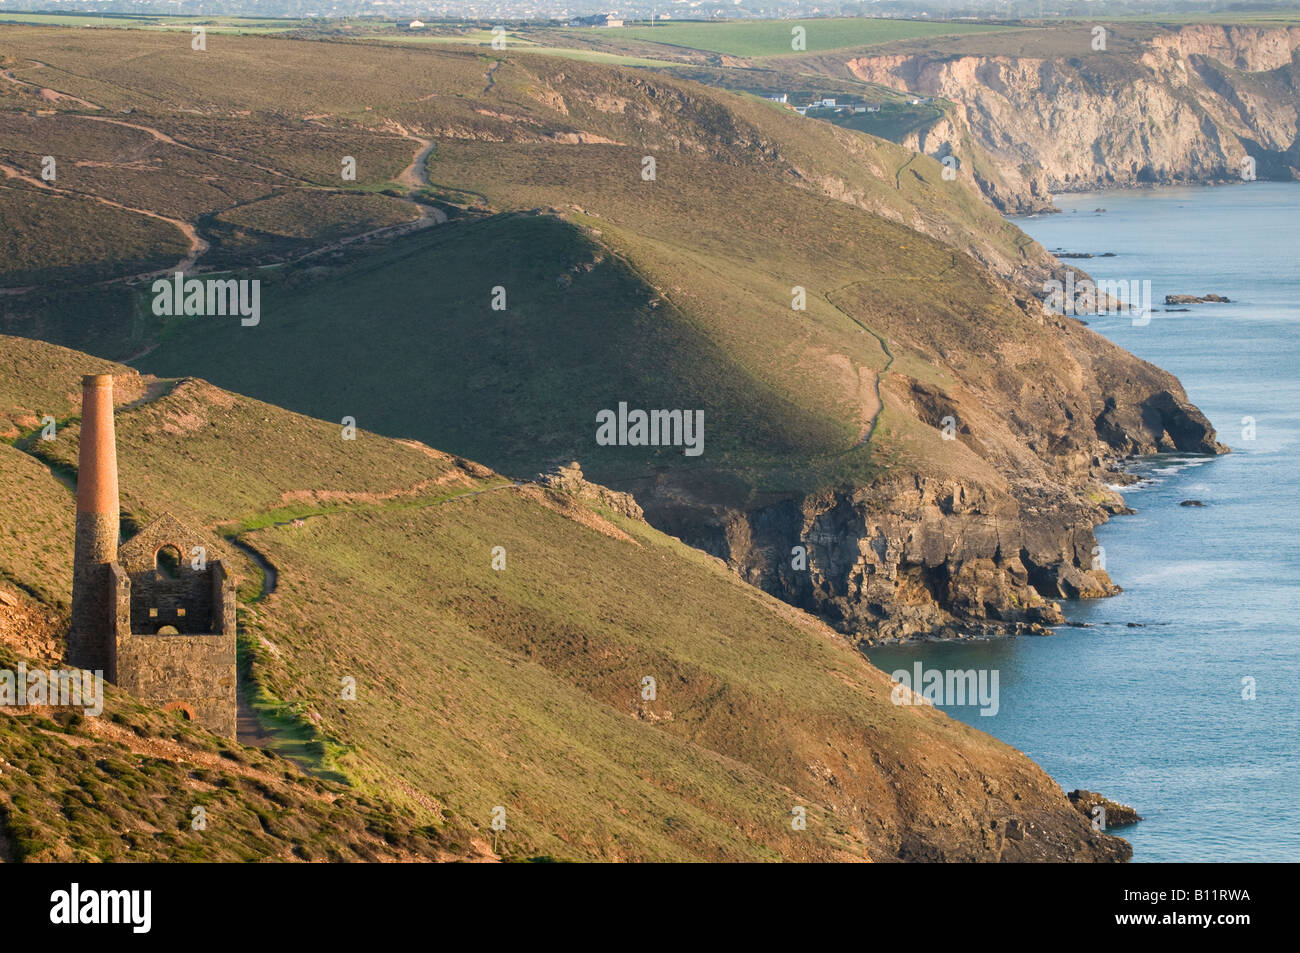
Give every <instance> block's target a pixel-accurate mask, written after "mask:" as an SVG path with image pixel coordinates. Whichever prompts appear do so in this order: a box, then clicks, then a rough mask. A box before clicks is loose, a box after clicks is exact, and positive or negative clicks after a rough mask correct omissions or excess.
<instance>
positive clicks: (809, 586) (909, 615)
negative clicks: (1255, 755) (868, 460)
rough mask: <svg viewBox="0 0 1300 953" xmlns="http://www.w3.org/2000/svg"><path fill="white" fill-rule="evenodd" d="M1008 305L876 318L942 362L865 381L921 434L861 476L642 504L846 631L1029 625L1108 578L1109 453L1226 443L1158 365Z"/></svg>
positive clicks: (1112, 461)
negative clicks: (860, 483)
mask: <svg viewBox="0 0 1300 953" xmlns="http://www.w3.org/2000/svg"><path fill="white" fill-rule="evenodd" d="M1020 317H1021V319H1022V320H1021V322H1020V323H1019V325H1017V324H1016V323H1015V322H1012V321H1010V320H1008V319H1006V318H1003V319H1002V320H999V321H994V320H990V321H988V323H987V324H985V325H983V326H979V325H974V326H969V327H967V328H965V329H964V337H961V336H958V335H956V334H955V333H953V332H952V330H951V329H945V328H943V327H942V326H941V325H939V324H937V323H934V322H929V323H926V324H924V325H922V324H920V323H917V322H913V321H909V320H908V319H907V318H906V317H900V318H899V319H898V320H897V321H896V322H895V323H893V324H891V325H886V326H885V328H883V331H884V333H886V334H887V337H888V339H889V342H890V349H891V351H893V352H894V353H896V354H898V353H907V354H914V355H917V356H918V357H923V358H924V359H925V360H927V361H930V362H932V363H933V365H934V366H937V367H939V368H942V369H943V371H944V372H945V373H946V374H947V375H950V376H949V377H948V379H947V380H945V381H944V382H943V383H941V384H940V383H933V382H928V381H922V380H918V379H916V378H913V377H911V376H908V375H907V374H905V373H902V372H895V373H890V374H887V375H886V376H885V377H883V378H882V382H881V395H882V398H883V400H884V403H885V406H886V408H888V410H889V412H891V413H893V414H896V415H898V418H900V419H901V418H910V419H913V420H916V421H919V422H920V423H921V424H923V425H925V426H927V427H932V428H934V430H935V432H936V433H937V434H938V435H939V441H940V442H939V443H938V449H937V450H933V448H932V451H931V452H927V453H925V454H924V455H919V454H918V455H917V456H915V457H912V458H909V459H905V460H903V461H900V465H898V466H896V467H893V468H891V469H889V470H888V471H887V472H886V473H885V474H883V475H882V476H881V477H879V478H878V479H877V480H875V481H874V482H873V483H871V484H870V485H868V486H865V487H858V488H852V487H843V488H838V489H831V490H826V491H823V492H820V493H816V494H811V495H807V496H803V497H797V498H784V499H771V500H760V501H755V502H753V503H751V504H750V505H745V506H738V505H734V504H728V503H725V502H720V501H717V500H707V499H704V498H703V497H702V496H700V495H699V494H694V493H692V492H691V491H690V489H689V488H686V487H684V486H683V485H682V484H680V483H675V484H670V483H667V482H658V483H654V484H650V485H645V486H641V487H638V488H636V492H637V495H638V499H639V501H640V502H641V504H642V506H644V508H645V511H646V516H647V518H649V519H650V520H651V521H652V522H654V523H656V524H657V525H659V526H661V527H663V528H665V529H667V530H668V531H669V532H672V533H674V534H676V535H678V536H680V537H682V538H683V539H685V540H687V541H688V542H690V543H692V544H694V545H696V546H699V547H700V548H702V549H704V550H706V551H708V552H710V553H712V554H714V555H716V556H718V557H719V558H721V559H724V560H725V561H726V562H727V563H728V564H729V565H731V566H732V567H733V568H734V569H736V570H737V571H738V572H739V573H740V574H741V575H742V576H743V577H744V578H745V579H747V580H748V581H750V582H752V583H753V584H755V585H757V586H759V587H761V588H762V589H764V590H766V591H767V592H770V593H772V594H774V595H776V596H778V597H780V598H782V599H784V600H786V601H787V602H790V603H792V604H794V605H796V606H799V607H801V608H804V609H807V610H809V611H811V612H814V613H816V614H817V615H819V616H821V617H822V618H824V619H826V620H827V621H829V622H830V623H831V624H832V625H834V626H835V627H836V628H837V629H839V630H840V631H841V632H844V633H845V634H848V635H850V636H851V637H853V638H855V639H857V640H859V641H861V642H880V641H893V640H900V639H906V638H914V637H937V638H951V637H965V636H968V635H972V634H974V635H1001V634H1014V633H1045V632H1046V631H1047V627H1048V626H1050V625H1053V624H1057V623H1060V622H1061V621H1063V616H1062V613H1061V609H1060V606H1059V605H1058V604H1057V603H1056V602H1055V601H1054V600H1057V599H1061V598H1094V597H1100V596H1106V595H1110V594H1112V593H1114V592H1116V591H1118V589H1117V587H1116V586H1115V584H1114V583H1113V582H1112V581H1111V578H1110V576H1109V575H1108V573H1107V571H1106V560H1105V553H1104V551H1103V550H1102V549H1101V547H1100V546H1098V544H1097V541H1096V537H1095V535H1094V533H1093V529H1094V527H1095V526H1096V525H1097V524H1099V523H1101V522H1103V521H1104V520H1106V519H1107V518H1108V517H1109V516H1110V515H1111V514H1115V513H1123V512H1126V511H1127V507H1126V506H1125V504H1124V501H1123V498H1122V497H1121V496H1120V495H1119V493H1118V492H1117V491H1116V490H1115V489H1114V486H1115V485H1116V484H1122V483H1124V482H1126V477H1125V475H1124V474H1123V473H1122V472H1121V471H1120V470H1119V466H1120V462H1121V461H1122V459H1123V458H1124V457H1126V456H1129V455H1133V454H1145V453H1155V452H1167V451H1183V452H1190V453H1223V452H1226V450H1227V448H1226V447H1224V446H1222V445H1221V444H1219V443H1218V442H1217V441H1216V439H1215V434H1214V430H1213V428H1212V427H1211V426H1210V424H1209V422H1208V421H1207V420H1206V418H1205V417H1204V415H1202V414H1201V412H1200V411H1199V410H1197V409H1196V408H1195V407H1194V406H1192V405H1191V404H1190V403H1189V402H1188V401H1187V398H1186V395H1185V394H1184V392H1183V390H1182V388H1181V387H1180V385H1179V384H1178V382H1177V380H1176V379H1174V378H1173V377H1172V376H1171V375H1169V374H1167V373H1165V372H1164V371H1161V370H1159V369H1158V368H1155V367H1153V366H1152V365H1150V364H1147V363H1146V362H1144V361H1140V360H1138V359H1137V358H1135V357H1133V356H1132V355H1131V354H1128V353H1127V352H1126V351H1123V350H1122V349H1120V348H1118V347H1116V346H1114V345H1113V344H1111V343H1110V342H1108V341H1106V340H1105V339H1104V338H1102V337H1100V336H1099V335H1097V334H1095V333H1093V332H1092V331H1090V330H1088V329H1087V328H1086V327H1085V326H1084V325H1083V324H1082V323H1081V322H1079V321H1077V320H1074V319H1072V318H1060V317H1056V316H1046V315H1044V314H1043V313H1042V310H1041V308H1040V306H1039V305H1038V304H1037V302H1033V303H1028V302H1025V303H1023V305H1022V311H1021V312H1020ZM956 341H961V342H962V343H961V344H955V343H954V342H956ZM945 431H947V435H948V436H950V437H951V439H948V440H944V439H943V437H944V434H945Z"/></svg>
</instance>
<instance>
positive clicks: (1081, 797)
mask: <svg viewBox="0 0 1300 953" xmlns="http://www.w3.org/2000/svg"><path fill="white" fill-rule="evenodd" d="M1066 797H1067V798H1069V799H1070V803H1071V804H1073V805H1074V809H1075V810H1076V811H1078V812H1079V813H1080V814H1082V815H1083V816H1084V817H1086V818H1088V819H1089V820H1091V819H1092V818H1093V817H1094V814H1093V812H1094V811H1095V810H1096V809H1097V808H1098V807H1100V808H1101V809H1102V811H1105V815H1104V817H1105V823H1104V824H1103V825H1102V829H1103V830H1109V829H1110V828H1112V827H1125V826H1127V825H1129V824H1136V823H1137V822H1138V821H1140V820H1142V816H1141V815H1140V814H1138V812H1137V811H1136V810H1134V809H1133V808H1131V807H1129V806H1128V805H1127V804H1120V803H1119V802H1117V801H1112V800H1111V799H1110V798H1108V797H1103V796H1102V795H1100V794H1098V793H1097V792H1096V791H1084V790H1082V789H1080V790H1077V791H1071V792H1070V793H1069V794H1067V795H1066ZM1102 816H1103V815H1102V814H1101V812H1100V811H1099V812H1097V814H1096V817H1097V818H1098V819H1100V818H1101V817H1102Z"/></svg>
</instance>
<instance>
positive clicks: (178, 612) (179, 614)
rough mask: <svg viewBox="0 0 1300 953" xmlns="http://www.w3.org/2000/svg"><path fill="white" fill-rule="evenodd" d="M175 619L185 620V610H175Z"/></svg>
mask: <svg viewBox="0 0 1300 953" xmlns="http://www.w3.org/2000/svg"><path fill="white" fill-rule="evenodd" d="M176 618H178V619H183V618H185V610H184V609H177V610H176Z"/></svg>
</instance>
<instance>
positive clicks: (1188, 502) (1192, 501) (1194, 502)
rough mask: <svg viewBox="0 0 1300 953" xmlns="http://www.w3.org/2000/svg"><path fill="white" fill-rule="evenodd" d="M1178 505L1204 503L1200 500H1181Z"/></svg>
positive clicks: (1200, 504)
mask: <svg viewBox="0 0 1300 953" xmlns="http://www.w3.org/2000/svg"><path fill="white" fill-rule="evenodd" d="M1178 505H1179V506H1204V505H1205V504H1204V503H1202V502H1201V501H1200V500H1183V501H1182V502H1181V503H1179V504H1178Z"/></svg>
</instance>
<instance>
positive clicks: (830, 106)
mask: <svg viewBox="0 0 1300 953" xmlns="http://www.w3.org/2000/svg"><path fill="white" fill-rule="evenodd" d="M821 104H822V105H823V106H825V107H826V108H827V109H834V108H835V98H834V97H833V96H832V97H831V98H830V99H823V100H822V102H821Z"/></svg>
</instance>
